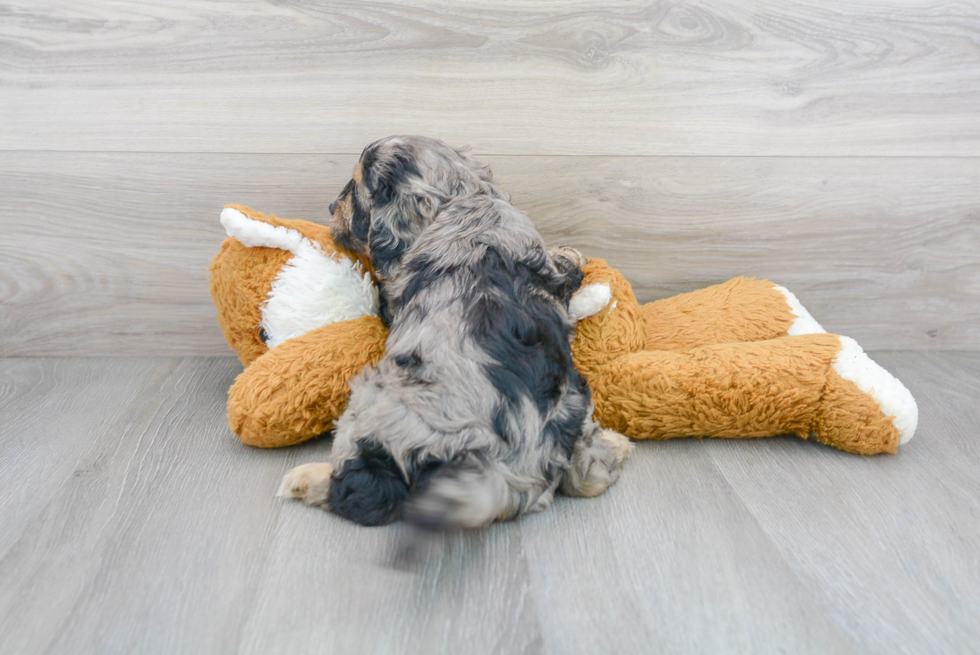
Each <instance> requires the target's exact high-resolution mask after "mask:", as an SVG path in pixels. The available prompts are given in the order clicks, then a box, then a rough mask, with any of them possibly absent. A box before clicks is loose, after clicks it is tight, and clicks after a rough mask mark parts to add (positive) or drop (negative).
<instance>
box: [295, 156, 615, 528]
mask: <svg viewBox="0 0 980 655" xmlns="http://www.w3.org/2000/svg"><path fill="white" fill-rule="evenodd" d="M330 211H331V213H332V214H333V222H334V228H333V232H334V239H335V240H336V241H337V242H338V243H339V244H341V245H342V246H344V247H346V248H348V249H350V250H352V251H354V252H358V253H362V254H366V255H369V256H370V258H371V262H372V264H373V266H374V268H375V270H376V273H377V276H378V279H379V283H380V290H381V298H382V309H381V314H382V320H383V321H384V322H385V323H386V324H387V325H388V326H389V328H390V332H389V336H388V341H387V345H386V349H387V354H386V355H385V357H384V358H383V359H382V360H381V361H380V362H379V363H378V365H377V366H376V367H374V368H373V369H370V370H366V371H364V372H362V373H361V374H360V375H359V376H357V377H356V378H355V379H354V380H353V381H352V383H351V397H350V404H349V405H348V408H347V410H346V411H345V412H344V414H343V416H341V417H340V419H339V420H338V421H337V426H336V433H335V436H334V444H333V451H332V453H331V462H329V463H318V464H307V465H305V466H300V467H298V468H295V469H293V470H291V471H289V473H287V475H286V476H285V478H284V480H283V483H282V487H281V489H280V495H284V496H291V497H295V498H301V499H303V500H304V501H305V502H307V503H309V504H312V505H318V506H322V507H326V508H328V509H329V510H331V511H333V512H335V513H336V514H339V515H340V516H343V517H346V518H348V519H351V520H352V521H355V522H357V523H361V524H363V525H380V524H384V523H388V522H390V521H392V520H394V519H396V518H399V517H403V518H405V519H407V520H409V521H411V522H412V523H414V524H415V525H418V526H421V527H425V528H434V529H442V528H450V527H465V528H473V527H479V526H484V525H487V524H489V523H491V522H493V521H497V520H507V519H513V518H516V517H519V516H521V515H523V514H527V513H530V512H537V511H540V510H543V509H545V508H547V507H548V506H549V505H550V504H551V502H552V500H553V498H554V494H555V493H556V491H558V490H560V491H561V492H562V493H565V494H568V495H572V496H595V495H598V494H600V493H602V492H603V491H604V490H605V489H606V488H607V487H608V486H609V485H611V484H612V483H614V482H615V481H616V479H617V478H618V477H619V474H620V471H621V468H622V465H623V462H624V460H625V459H626V457H627V456H628V455H629V452H630V443H629V440H628V439H626V437H624V436H622V435H620V434H617V433H615V432H612V431H610V430H602V429H601V428H600V427H599V425H598V424H597V423H596V422H595V421H594V420H593V419H592V411H593V406H592V402H591V395H590V392H589V388H588V386H587V385H586V383H585V381H584V379H583V378H582V377H581V376H580V375H579V374H578V372H577V371H576V370H575V368H574V366H573V365H572V353H571V348H570V341H571V338H572V337H573V331H574V323H573V321H572V319H571V318H570V317H569V313H568V305H569V299H570V298H571V295H572V293H573V292H574V291H575V290H576V289H577V288H578V287H579V285H580V284H581V281H582V270H581V266H582V264H584V263H585V259H584V258H583V257H582V256H581V255H580V254H579V253H578V252H576V251H574V250H572V249H568V248H564V249H557V250H556V251H553V252H551V253H549V252H547V251H546V250H545V247H544V243H543V241H542V239H541V237H540V236H539V235H538V233H537V231H536V230H535V229H534V226H533V225H532V223H531V221H530V219H529V218H528V217H527V216H525V215H524V214H523V213H521V212H520V211H518V210H517V209H516V208H515V207H513V206H512V205H511V204H510V202H509V200H508V198H507V197H505V196H504V195H503V194H502V193H501V192H500V190H499V189H498V188H497V187H496V186H495V185H494V183H493V180H492V178H491V175H490V171H489V170H488V169H486V168H483V167H481V166H479V165H478V164H477V163H476V162H475V161H474V160H473V159H472V158H471V157H470V156H468V155H467V154H465V153H464V152H461V151H459V150H457V149H454V148H451V147H449V146H447V145H446V144H444V143H442V142H440V141H437V140H434V139H428V138H424V137H389V138H386V139H381V140H380V141H377V142H375V143H372V144H371V145H369V146H368V147H367V148H366V149H365V150H364V152H363V153H362V154H361V158H360V160H359V161H358V163H357V166H356V167H355V169H354V174H353V179H351V181H350V182H349V183H348V184H347V186H346V187H344V189H343V191H342V192H341V194H340V196H339V197H338V198H337V200H336V202H335V203H333V204H332V205H331V207H330Z"/></svg>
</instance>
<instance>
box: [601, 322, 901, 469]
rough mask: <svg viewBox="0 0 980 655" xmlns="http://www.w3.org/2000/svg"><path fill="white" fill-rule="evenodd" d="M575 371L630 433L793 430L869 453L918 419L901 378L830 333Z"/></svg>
mask: <svg viewBox="0 0 980 655" xmlns="http://www.w3.org/2000/svg"><path fill="white" fill-rule="evenodd" d="M583 372H584V373H585V375H586V377H587V378H588V379H589V384H590V386H591V387H592V392H593V398H594V400H595V404H596V408H597V412H596V418H598V420H599V421H600V423H601V424H602V425H603V426H604V427H607V428H611V429H614V430H617V431H619V432H622V433H623V434H626V435H627V436H629V437H632V438H634V439H670V438H675V437H699V436H706V437H726V438H740V437H768V436H776V435H780V434H796V435H799V436H801V437H804V438H806V437H810V436H813V437H815V438H816V439H817V440H818V441H821V442H823V443H826V444H828V445H831V446H834V447H835V448H840V449H842V450H846V451H848V452H853V453H860V454H873V453H880V452H895V449H896V447H897V446H898V444H899V442H900V440H907V439H908V438H910V437H911V435H912V433H913V432H914V430H915V423H916V420H917V410H916V408H915V401H914V399H913V398H912V396H911V394H910V393H909V392H908V390H907V389H905V387H904V386H902V384H901V382H899V381H898V380H896V379H895V378H894V377H892V376H891V375H889V374H888V373H887V372H886V371H885V370H884V369H882V368H881V367H879V366H878V365H877V364H875V363H874V362H872V361H871V360H870V359H869V358H868V357H867V355H865V354H864V353H863V351H861V350H860V347H858V346H857V344H856V343H854V342H853V341H852V340H849V339H846V337H838V336H837V335H833V334H814V335H805V336H790V337H781V338H777V339H772V340H768V341H757V342H750V343H741V344H721V345H713V346H705V347H702V348H695V349H692V350H689V351H687V352H683V353H681V352H671V351H642V352H635V353H631V354H628V355H625V356H623V357H621V358H619V359H617V360H613V361H610V362H608V363H607V364H606V365H603V366H601V367H598V368H596V369H593V370H589V371H583ZM903 438H904V439H903Z"/></svg>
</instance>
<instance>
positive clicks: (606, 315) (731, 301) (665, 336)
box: [572, 259, 825, 368]
mask: <svg viewBox="0 0 980 655" xmlns="http://www.w3.org/2000/svg"><path fill="white" fill-rule="evenodd" d="M582 271H583V272H584V273H585V279H584V280H583V282H582V285H583V290H582V292H580V294H581V295H587V294H586V293H585V292H587V291H589V289H590V287H591V288H592V289H595V288H597V287H599V286H600V285H603V286H608V288H609V289H610V292H611V295H612V300H611V302H609V304H608V305H607V306H606V307H605V308H604V309H602V310H601V311H599V312H597V313H595V314H593V313H592V312H591V311H590V312H588V313H587V314H585V315H586V316H587V317H586V318H584V319H583V320H582V321H580V322H579V324H578V336H577V338H576V340H575V343H574V344H573V345H572V349H573V352H574V355H575V363H576V366H578V367H579V368H583V367H585V368H588V367H590V366H592V365H595V364H600V363H602V362H605V361H606V360H608V359H609V358H611V357H618V356H622V355H623V354H625V353H627V352H635V351H638V350H674V351H684V350H689V349H691V348H697V347H700V346H706V345H711V344H721V343H736V342H744V341H764V340H767V339H774V338H776V337H780V336H786V335H791V336H796V335H803V334H820V333H823V332H825V330H824V329H823V328H822V327H821V326H820V324H819V323H817V322H816V321H815V320H813V317H812V316H810V314H809V313H808V312H807V311H806V309H805V308H804V307H803V305H802V304H800V302H799V300H797V299H796V296H794V295H793V294H792V293H790V292H789V291H788V290H786V289H785V288H783V287H781V286H778V285H776V284H773V283H772V282H769V281H768V280H753V279H749V278H735V279H732V280H729V281H728V282H725V283H724V284H717V285H715V286H712V287H708V288H706V289H701V290H699V291H692V292H691V293H685V294H681V295H679V296H674V297H673V298H666V299H664V300H658V301H656V302H652V303H647V304H646V305H640V304H639V303H638V302H637V301H636V296H634V295H633V289H632V287H631V286H630V284H629V282H627V281H626V278H624V277H623V275H622V274H621V273H620V272H619V271H617V270H616V269H614V268H611V267H610V266H609V265H608V264H606V262H605V261H603V260H601V259H590V260H589V262H588V264H586V265H585V266H584V267H582ZM572 300H573V304H574V303H575V302H576V301H577V300H578V298H577V297H576V298H573V299H572Z"/></svg>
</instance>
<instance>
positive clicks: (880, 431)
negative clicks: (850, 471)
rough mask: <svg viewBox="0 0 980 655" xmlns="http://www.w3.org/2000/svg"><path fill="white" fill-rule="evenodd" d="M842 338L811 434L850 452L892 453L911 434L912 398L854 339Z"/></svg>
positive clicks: (915, 411) (914, 407) (914, 421)
mask: <svg viewBox="0 0 980 655" xmlns="http://www.w3.org/2000/svg"><path fill="white" fill-rule="evenodd" d="M840 344H841V348H840V352H838V353H837V357H836V358H835V359H834V361H833V362H832V364H831V367H832V369H833V371H832V372H830V373H829V375H828V379H827V384H826V387H825V389H824V393H823V396H822V398H821V404H822V406H821V408H820V410H819V411H818V418H817V425H816V427H815V428H814V433H815V436H816V438H817V440H818V441H821V442H823V443H827V444H829V445H832V446H835V447H837V448H841V449H843V450H848V451H851V452H856V453H861V454H869V453H874V452H889V453H894V452H895V451H896V449H897V448H898V446H899V444H904V443H906V442H907V441H908V440H909V439H911V438H912V436H913V435H914V434H915V429H916V426H917V425H918V422H919V408H918V406H917V405H916V403H915V398H914V397H913V396H912V393H911V392H910V391H909V390H908V389H907V388H906V387H905V385H904V384H902V383H901V381H899V380H898V378H896V377H895V376H893V375H892V374H891V373H889V372H888V371H886V370H885V369H884V368H882V367H881V366H880V365H878V363H876V362H875V361H874V360H872V359H871V358H870V357H868V355H867V354H866V353H865V352H864V350H862V349H861V346H859V345H858V343H857V342H856V341H854V339H851V338H849V337H840Z"/></svg>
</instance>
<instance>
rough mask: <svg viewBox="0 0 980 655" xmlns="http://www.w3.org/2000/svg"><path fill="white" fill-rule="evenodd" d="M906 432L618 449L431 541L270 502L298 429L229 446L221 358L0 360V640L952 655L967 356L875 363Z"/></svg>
mask: <svg viewBox="0 0 980 655" xmlns="http://www.w3.org/2000/svg"><path fill="white" fill-rule="evenodd" d="M875 357H876V358H877V359H878V360H879V361H880V362H881V363H882V364H883V365H884V366H885V367H886V368H889V369H890V370H892V371H893V372H895V373H896V374H897V375H898V376H899V377H900V378H901V379H902V380H903V381H904V382H905V383H906V384H907V385H908V386H909V388H910V389H911V390H912V392H913V393H914V394H915V395H916V398H917V400H918V402H919V406H920V410H921V422H920V428H919V432H918V434H917V435H916V437H915V439H913V440H912V441H911V442H910V443H909V444H907V445H905V446H903V447H902V449H901V450H900V452H899V454H898V455H897V456H877V457H869V458H861V457H858V456H853V455H848V454H846V453H842V452H839V451H835V450H832V449H829V448H826V447H823V446H820V445H819V444H816V443H807V442H803V441H801V440H798V439H795V438H776V439H767V440H748V441H726V440H694V439H691V440H676V441H671V442H662V443H640V444H637V448H636V452H635V456H634V458H633V459H632V460H631V461H630V462H629V464H628V466H627V469H626V471H625V472H624V475H623V477H622V479H621V480H620V482H619V483H618V484H617V485H616V486H615V487H613V488H612V489H611V490H610V491H609V492H608V493H606V494H605V495H603V496H601V497H599V498H597V499H591V500H586V499H567V498H560V499H559V500H558V502H557V503H556V504H555V506H554V507H553V508H551V509H550V510H549V511H547V512H545V513H543V514H540V515H537V516H533V517H528V518H527V519H525V520H522V521H520V522H517V523H511V524H505V525H498V526H494V527H492V528H491V529H488V530H485V531H481V532H473V533H468V534H452V535H445V536H442V537H439V538H437V539H435V540H433V541H431V542H429V543H428V544H427V546H426V547H425V548H423V549H421V550H420V551H419V553H418V555H417V557H416V559H415V560H414V562H413V563H411V564H410V565H409V566H407V567H404V568H402V569H395V568H392V567H391V565H390V564H391V558H392V555H393V554H394V553H395V552H396V550H397V549H398V548H399V547H400V546H402V545H403V544H404V543H405V539H406V538H407V537H408V535H407V534H406V529H405V527H404V526H402V525H398V524H396V525H393V526H388V527H385V528H361V527H358V526H355V525H353V524H350V523H347V522H344V521H342V520H340V519H337V518H335V517H333V516H330V515H328V514H326V513H323V512H321V511H319V510H314V509H310V508H307V507H305V506H303V505H302V504H299V503H296V502H291V501H290V502H286V501H281V500H278V499H274V498H273V497H272V494H273V492H274V490H275V488H276V486H277V482H278V479H279V477H280V476H281V474H282V473H283V472H284V471H285V470H286V468H288V467H290V466H293V465H295V464H298V463H302V462H306V461H313V460H317V459H320V458H322V457H323V456H324V455H325V454H326V453H327V452H328V451H329V447H330V444H329V442H328V441H326V440H322V441H316V442H312V443H308V444H304V445H301V446H298V447H293V448H289V449H283V450H272V451H267V450H266V451H264V450H257V449H250V448H246V447H244V446H241V445H240V444H239V443H238V442H237V441H236V440H235V438H234V437H233V436H232V435H231V434H230V433H229V432H228V429H227V426H226V425H225V422H224V421H225V419H224V393H225V390H226V389H227V387H228V385H229V384H230V383H231V381H232V379H233V378H234V376H235V374H236V373H237V372H238V371H239V370H240V367H239V365H238V364H237V362H235V361H233V360H230V359H227V358H212V359H200V358H150V357H143V358H68V359H59V358H49V359H34V358H7V359H0V492H2V493H0V519H2V521H3V525H4V528H5V529H4V531H3V534H0V580H3V584H2V585H0V643H2V644H3V650H4V651H5V652H16V653H24V654H28V655H29V654H33V653H57V652H78V653H84V652H131V653H149V652H180V653H189V654H193V653H213V652H222V653H304V652H317V653H334V652H338V653H339V652H357V653H421V652H424V653H459V652H467V653H474V654H481V653H515V652H516V653H545V652H548V653H595V652H617V653H649V652H671V653H717V652H751V653H781V652H791V653H827V652H833V653H870V652H876V653H877V652H909V653H919V652H943V653H969V652H972V650H973V649H974V648H975V644H976V643H977V641H978V640H980V624H978V623H977V622H976V616H977V615H978V613H980V593H978V590H980V563H978V560H977V557H976V554H977V552H980V526H978V524H977V522H976V520H975V507H977V505H978V503H980V472H978V469H977V467H976V466H975V465H974V464H975V462H976V461H977V457H978V456H980V452H978V450H980V443H978V441H977V439H976V438H975V435H976V434H977V432H978V429H980V409H978V406H977V403H976V398H977V397H978V396H980V354H978V353H955V352H949V353H936V352H932V353H908V352H904V353H895V352H888V353H878V354H876V355H875Z"/></svg>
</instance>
